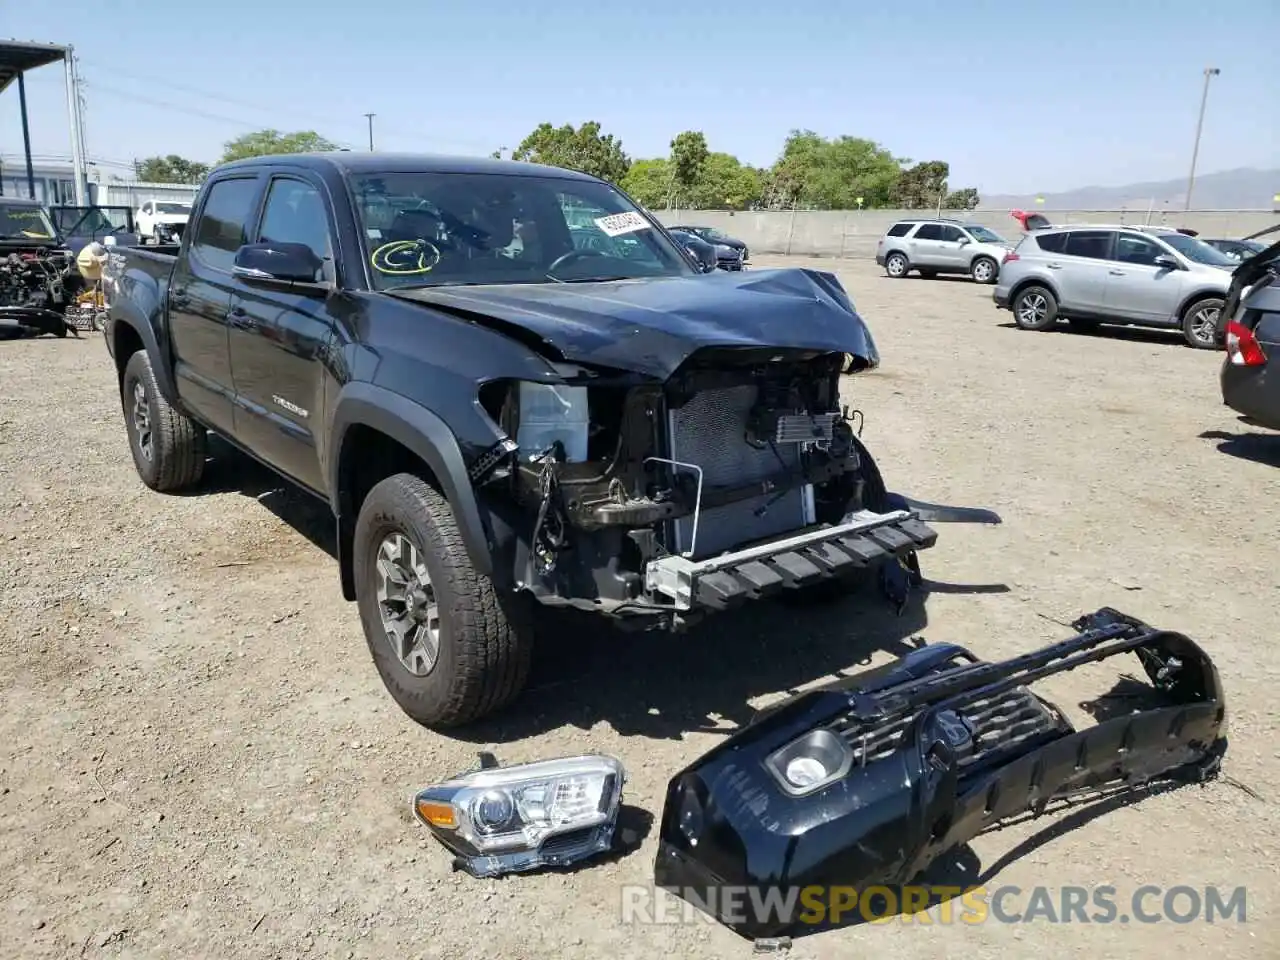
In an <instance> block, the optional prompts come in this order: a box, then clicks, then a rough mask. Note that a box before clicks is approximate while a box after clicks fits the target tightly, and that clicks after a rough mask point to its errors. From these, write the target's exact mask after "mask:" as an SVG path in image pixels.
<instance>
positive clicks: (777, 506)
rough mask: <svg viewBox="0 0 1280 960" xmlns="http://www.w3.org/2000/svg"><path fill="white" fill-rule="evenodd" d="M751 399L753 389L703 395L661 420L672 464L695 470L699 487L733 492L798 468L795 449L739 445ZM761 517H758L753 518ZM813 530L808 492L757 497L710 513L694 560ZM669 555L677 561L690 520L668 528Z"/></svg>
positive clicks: (705, 514) (686, 539)
mask: <svg viewBox="0 0 1280 960" xmlns="http://www.w3.org/2000/svg"><path fill="white" fill-rule="evenodd" d="M755 399H756V388H755V387H754V386H741V387H730V388H728V389H722V390H704V391H701V392H700V393H698V394H696V395H695V396H694V397H693V398H692V399H691V400H690V401H689V402H688V403H686V404H685V405H684V406H683V407H681V408H679V409H678V410H671V411H670V412H669V413H668V418H667V429H668V436H669V437H670V444H671V446H670V453H669V454H668V455H669V456H670V458H671V459H672V460H679V461H682V462H684V463H692V464H696V465H697V466H699V467H701V468H702V482H703V485H704V486H705V487H715V486H726V485H739V484H744V483H750V482H751V481H753V480H763V479H764V478H765V477H769V476H774V475H776V474H779V473H782V472H783V471H784V470H786V469H796V468H798V467H799V459H800V455H799V448H798V447H797V445H796V444H794V443H780V444H775V445H774V446H773V447H772V448H771V447H769V446H767V445H766V446H765V448H764V449H763V450H758V449H756V448H755V447H753V446H751V445H750V444H749V443H747V442H746V440H745V436H746V431H747V416H748V414H749V413H750V411H751V407H752V405H753V404H754V403H755ZM766 505H767V509H764V511H763V513H760V514H759V515H757V512H758V511H761V510H762V509H763V508H765V506H766ZM813 522H814V507H813V487H812V485H805V486H802V487H797V488H795V489H792V490H788V491H787V492H786V493H778V492H774V493H770V494H763V495H761V496H758V497H752V498H751V499H748V500H739V501H738V502H737V503H730V504H726V505H725V506H722V507H716V508H715V509H712V510H703V511H702V515H701V517H700V518H699V521H698V535H697V541H696V543H695V552H694V555H693V556H694V559H702V558H703V557H708V556H714V555H715V554H718V553H723V552H724V551H726V550H732V549H733V548H734V547H736V546H738V545H739V544H743V543H747V542H750V541H753V540H760V539H763V538H765V537H773V536H778V535H780V534H785V533H790V532H792V531H795V530H798V529H799V528H801V527H805V526H808V525H809V524H811V523H813ZM671 526H672V540H673V543H672V544H671V545H670V546H669V547H668V549H669V550H671V552H672V553H683V552H684V551H686V550H688V549H689V545H690V543H691V542H693V517H692V516H688V517H683V518H681V519H679V520H677V521H675V522H674V523H673V524H672V525H671Z"/></svg>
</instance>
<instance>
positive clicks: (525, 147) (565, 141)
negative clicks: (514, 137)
mask: <svg viewBox="0 0 1280 960" xmlns="http://www.w3.org/2000/svg"><path fill="white" fill-rule="evenodd" d="M511 159H513V160H527V161H530V162H532V163H543V164H547V165H548V166H552V167H564V168H565V169H567V170H578V171H580V172H582V173H586V174H590V175H591V176H593V177H599V178H600V179H602V180H607V181H609V182H610V183H621V182H622V180H623V179H624V178H625V177H626V175H627V171H628V170H629V169H630V167H631V159H630V158H629V157H628V156H627V155H626V154H625V153H624V152H623V150H622V141H621V140H615V139H614V138H613V134H609V135H608V136H602V135H601V133H600V124H599V123H597V122H596V121H594V120H590V121H588V122H586V123H584V124H583V125H582V126H581V127H578V128H576V129H575V128H574V127H573V125H572V124H568V123H566V124H565V125H564V126H563V127H553V126H551V124H549V123H540V124H538V126H537V128H536V129H535V130H534V131H533V132H532V133H531V134H529V135H528V136H527V137H525V138H524V140H522V141H521V142H520V146H518V147H517V148H516V150H515V153H513V154H512V155H511Z"/></svg>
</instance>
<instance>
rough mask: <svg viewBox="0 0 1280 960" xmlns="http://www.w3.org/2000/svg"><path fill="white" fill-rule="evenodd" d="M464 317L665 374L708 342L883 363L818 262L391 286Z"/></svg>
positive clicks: (577, 353)
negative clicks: (742, 269)
mask: <svg viewBox="0 0 1280 960" xmlns="http://www.w3.org/2000/svg"><path fill="white" fill-rule="evenodd" d="M387 293H388V294H390V295H391V296H394V297H397V298H400V299H405V300H412V301H415V302H418V303H422V304H426V305H429V306H434V307H437V308H439V309H442V310H446V311H448V312H449V313H452V314H454V315H457V316H461V317H463V318H465V319H475V320H476V321H477V322H482V323H483V322H485V320H493V321H497V322H496V323H494V324H492V325H493V326H494V327H495V328H496V329H499V330H501V329H502V327H503V326H504V325H510V326H515V327H519V328H521V329H523V330H526V331H529V332H530V333H533V334H535V335H536V336H537V337H539V338H540V339H541V340H542V341H543V342H545V343H546V344H548V345H549V346H551V347H552V348H553V349H554V350H555V351H556V352H557V353H559V354H560V355H561V356H563V357H564V358H565V359H566V360H569V361H572V362H577V363H590V364H596V365H599V366H605V367H613V368H615V369H622V370H630V371H634V372H636V373H641V374H645V375H648V376H652V377H655V378H657V379H660V380H666V379H667V378H668V377H670V376H671V374H673V373H674V372H675V371H676V370H677V369H678V368H679V367H680V365H681V364H682V363H684V361H685V360H687V359H688V358H689V357H690V356H691V355H692V354H693V353H695V352H696V351H698V350H702V349H704V348H707V347H779V348H793V349H804V350H822V351H830V352H834V353H844V354H849V355H852V356H853V357H855V358H858V359H859V360H860V361H862V362H863V363H864V364H865V365H868V366H875V365H877V364H878V363H879V359H880V358H879V353H878V352H877V350H876V346H875V342H874V340H873V339H872V336H871V331H870V330H869V329H868V328H867V326H866V324H865V323H864V322H863V321H862V318H861V317H860V316H859V315H858V313H857V311H856V310H855V309H854V306H853V303H852V301H851V300H850V299H849V296H848V294H847V293H845V290H844V288H843V287H842V286H841V285H840V281H839V280H837V279H836V277H835V276H834V275H833V274H830V273H826V272H823V271H819V270H807V269H780V270H753V271H751V272H749V273H730V272H726V271H719V272H718V273H714V274H704V275H700V276H696V277H663V278H655V279H641V280H621V281H614V282H610V283H538V284H502V285H492V286H467V287H443V286H442V287H424V288H419V289H401V290H389V291H387Z"/></svg>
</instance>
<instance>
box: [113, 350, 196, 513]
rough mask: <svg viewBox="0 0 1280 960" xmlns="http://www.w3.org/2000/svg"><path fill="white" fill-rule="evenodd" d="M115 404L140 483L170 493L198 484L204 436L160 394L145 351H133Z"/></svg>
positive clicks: (126, 365)
mask: <svg viewBox="0 0 1280 960" xmlns="http://www.w3.org/2000/svg"><path fill="white" fill-rule="evenodd" d="M120 406H121V410H122V411H123V413H124V424H125V432H126V433H127V434H128V436H129V452H130V453H132V454H133V465H134V466H135V467H136V468H137V470H138V476H139V477H141V478H142V482H143V483H145V484H146V485H147V486H148V487H150V488H151V489H152V490H158V491H160V492H162V493H171V492H173V491H177V490H184V489H186V488H188V487H192V486H195V484H197V483H199V482H200V478H201V477H202V476H204V467H205V461H206V458H207V456H208V448H209V435H208V433H207V432H206V431H205V429H204V427H202V426H200V424H198V423H196V422H195V421H194V420H192V419H190V418H189V417H187V416H184V415H183V414H182V413H180V412H179V411H177V410H175V409H174V408H173V406H172V405H171V404H170V403H169V401H168V400H166V399H165V398H164V395H163V394H162V393H161V392H160V387H159V385H158V384H157V383H156V375H155V371H153V370H152V369H151V358H150V357H149V356H148V355H147V351H146V350H139V351H138V352H137V353H135V354H134V355H133V356H131V357H130V358H129V362H128V363H126V364H125V368H124V376H123V377H121V378H120Z"/></svg>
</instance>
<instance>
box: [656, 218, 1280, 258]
mask: <svg viewBox="0 0 1280 960" xmlns="http://www.w3.org/2000/svg"><path fill="white" fill-rule="evenodd" d="M653 212H654V213H655V214H656V215H657V217H658V219H659V220H660V221H661V222H662V223H663V224H665V225H667V226H672V225H676V224H681V223H684V224H689V225H691V226H710V227H718V228H719V229H721V230H723V231H724V232H725V233H727V234H729V235H730V236H732V237H736V238H737V239H739V240H742V241H743V242H744V243H746V244H747V246H748V247H749V248H750V249H751V250H752V251H753V252H756V253H792V254H799V255H808V256H819V257H849V258H871V257H874V256H875V251H876V241H877V240H879V239H880V237H881V236H883V235H884V232H885V230H887V229H888V228H889V226H890V224H892V223H893V222H894V221H895V220H898V219H901V218H902V217H919V216H930V215H931V213H932V212H931V211H922V210H811V211H797V212H795V213H792V212H791V211H787V210H776V211H775V210H769V211H735V212H728V211H724V210H685V211H680V210H655V211H653ZM1036 212H1037V213H1041V214H1043V215H1044V216H1046V217H1048V219H1049V221H1050V222H1052V223H1136V224H1142V223H1146V222H1147V212H1146V211H1145V210H1141V211H1137V210H1127V211H1126V210H1037V211H1036ZM943 216H959V217H961V218H965V219H970V220H973V221H974V222H975V223H981V224H983V225H984V226H987V227H990V228H991V229H992V230H994V231H996V233H998V234H1000V235H1001V236H1002V237H1005V238H1006V239H1008V240H1017V239H1018V237H1019V236H1021V234H1022V227H1021V226H1020V225H1019V224H1018V221H1016V220H1014V219H1013V217H1011V216H1009V213H1008V211H994V210H983V211H977V212H974V213H972V214H968V215H966V214H963V213H962V212H960V211H945V210H944V211H943ZM1150 222H1151V223H1152V224H1153V225H1155V224H1164V225H1166V226H1170V227H1187V228H1188V229H1191V230H1198V231H1200V233H1201V234H1202V235H1204V236H1213V237H1243V236H1248V235H1249V234H1251V233H1256V232H1257V231H1259V230H1264V229H1266V228H1267V227H1270V226H1273V225H1275V224H1277V223H1280V213H1269V212H1267V211H1265V210H1194V211H1192V212H1190V213H1179V212H1169V213H1163V212H1161V211H1159V210H1157V211H1155V212H1153V213H1152V214H1151V219H1150Z"/></svg>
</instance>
